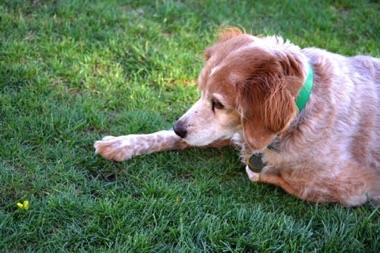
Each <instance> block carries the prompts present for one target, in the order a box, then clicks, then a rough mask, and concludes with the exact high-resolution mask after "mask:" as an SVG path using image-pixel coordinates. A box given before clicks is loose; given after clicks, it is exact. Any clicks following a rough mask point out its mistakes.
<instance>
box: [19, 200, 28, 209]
mask: <svg viewBox="0 0 380 253" xmlns="http://www.w3.org/2000/svg"><path fill="white" fill-rule="evenodd" d="M17 206H18V207H19V208H21V209H25V210H28V209H29V201H28V200H24V202H23V203H20V202H19V203H17Z"/></svg>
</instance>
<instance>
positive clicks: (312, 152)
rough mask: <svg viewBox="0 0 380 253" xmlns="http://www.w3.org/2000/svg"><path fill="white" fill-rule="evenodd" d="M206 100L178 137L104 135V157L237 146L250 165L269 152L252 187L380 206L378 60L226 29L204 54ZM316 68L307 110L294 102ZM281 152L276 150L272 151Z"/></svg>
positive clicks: (178, 128)
mask: <svg viewBox="0 0 380 253" xmlns="http://www.w3.org/2000/svg"><path fill="white" fill-rule="evenodd" d="M205 56H206V64H205V67H204V68H203V70H202V71H201V73H200V75H199V79H198V86H199V88H200V90H201V93H202V95H201V98H200V99H199V100H198V101H197V102H196V103H195V104H194V105H193V106H192V107H191V108H190V109H189V111H188V112H187V113H186V114H185V115H183V116H182V117H181V118H180V119H179V120H178V122H177V123H176V125H175V126H174V129H173V130H170V131H161V132H157V133H153V134H148V135H127V136H120V137H105V138H104V139H103V140H101V141H97V142H96V143H95V148H96V153H98V154H101V155H102V156H104V157H105V158H108V159H113V160H116V161H122V160H126V159H129V158H131V157H132V156H135V155H141V154H147V153H153V152H158V151H163V150H176V149H184V148H188V147H194V146H196V147H198V146H211V147H212V146H215V147H222V146H225V145H229V144H234V145H237V146H239V147H240V149H241V156H242V160H243V162H246V161H247V159H248V158H249V157H250V156H251V155H252V154H254V153H262V157H263V161H264V162H265V163H266V165H267V166H266V167H265V168H264V169H263V170H262V171H261V173H254V172H252V171H250V170H249V169H248V168H247V173H248V176H249V178H250V180H252V181H254V182H264V183H270V184H275V185H278V186H280V187H282V188H283V189H284V190H285V191H287V192H288V193H290V194H293V195H296V196H298V197H300V198H301V199H304V200H308V201H313V202H339V203H342V204H344V205H360V204H363V203H365V202H366V201H367V200H368V199H371V200H373V201H374V202H378V201H379V200H380V98H379V96H380V60H379V59H375V58H371V57H368V56H355V57H344V56H341V55H337V54H333V53H329V52H327V51H324V50H321V49H317V48H306V49H302V50H301V49H300V48H299V47H297V46H295V45H293V44H291V43H289V42H284V41H283V40H282V38H280V37H264V38H258V37H254V36H251V35H247V34H242V33H240V32H239V31H237V30H236V29H231V30H227V31H226V32H224V33H223V34H222V36H221V38H220V41H219V42H218V43H216V44H215V45H214V46H212V47H211V48H209V49H208V50H207V51H206V54H205ZM309 71H312V73H313V75H314V78H313V87H312V92H311V94H310V97H309V99H308V101H307V104H306V106H305V107H304V108H297V105H296V100H297V98H298V95H299V92H300V90H301V89H302V87H303V84H304V82H305V80H306V79H307V76H308V74H309ZM268 146H271V147H274V149H275V150H273V148H272V149H268V148H267V147H268Z"/></svg>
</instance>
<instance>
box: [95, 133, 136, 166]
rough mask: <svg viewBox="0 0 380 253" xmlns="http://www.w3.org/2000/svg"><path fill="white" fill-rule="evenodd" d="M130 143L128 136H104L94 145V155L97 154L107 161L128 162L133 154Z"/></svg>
mask: <svg viewBox="0 0 380 253" xmlns="http://www.w3.org/2000/svg"><path fill="white" fill-rule="evenodd" d="M132 144H133V143H132V141H131V139H130V138H128V136H119V137H113V136H106V137H104V138H103V139H102V140H101V141H96V142H95V144H94V148H95V154H99V155H101V156H103V157H104V158H106V159H108V160H115V161H118V162H121V161H124V160H128V159H130V158H132V156H133V155H134V154H135V150H134V148H133V146H132Z"/></svg>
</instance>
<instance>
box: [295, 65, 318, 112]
mask: <svg viewBox="0 0 380 253" xmlns="http://www.w3.org/2000/svg"><path fill="white" fill-rule="evenodd" d="M313 81H314V73H313V68H312V67H311V64H310V63H309V73H308V74H307V78H306V81H305V83H304V84H303V87H302V88H301V90H300V92H299V94H298V97H297V100H296V105H297V107H298V110H299V111H302V109H303V108H305V105H306V103H307V101H308V100H309V97H310V93H311V90H312V89H313Z"/></svg>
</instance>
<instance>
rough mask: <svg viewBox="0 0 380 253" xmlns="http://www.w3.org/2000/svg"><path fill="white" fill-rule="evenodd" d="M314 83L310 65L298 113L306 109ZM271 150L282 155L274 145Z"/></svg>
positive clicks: (299, 101) (298, 104) (300, 96)
mask: <svg viewBox="0 0 380 253" xmlns="http://www.w3.org/2000/svg"><path fill="white" fill-rule="evenodd" d="M313 81H314V73H313V68H312V67H311V64H310V63H309V73H308V74H307V78H306V81H305V83H304V84H303V87H302V88H301V90H300V92H299V93H298V97H297V100H296V105H297V107H298V111H299V112H301V111H302V109H303V108H305V106H306V103H307V101H309V97H310V93H311V90H312V89H313ZM267 148H268V149H269V150H272V151H274V152H276V153H281V151H280V150H279V149H277V148H275V147H273V146H272V145H269V146H268V147H267Z"/></svg>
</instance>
